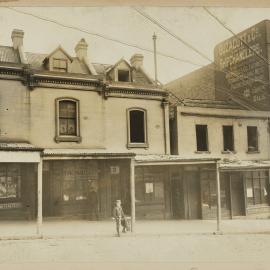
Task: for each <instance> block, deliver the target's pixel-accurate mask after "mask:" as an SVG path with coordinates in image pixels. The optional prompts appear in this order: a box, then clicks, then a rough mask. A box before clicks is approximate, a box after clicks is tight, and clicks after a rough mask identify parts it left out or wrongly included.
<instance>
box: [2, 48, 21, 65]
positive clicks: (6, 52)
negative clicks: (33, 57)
mask: <svg viewBox="0 0 270 270" xmlns="http://www.w3.org/2000/svg"><path fill="white" fill-rule="evenodd" d="M0 62H8V63H16V64H18V63H19V62H20V59H19V55H18V52H17V51H16V50H14V49H13V47H8V46H0Z"/></svg>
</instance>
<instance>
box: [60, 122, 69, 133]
mask: <svg viewBox="0 0 270 270" xmlns="http://www.w3.org/2000/svg"><path fill="white" fill-rule="evenodd" d="M59 134H60V135H67V134H68V124H67V119H59Z"/></svg>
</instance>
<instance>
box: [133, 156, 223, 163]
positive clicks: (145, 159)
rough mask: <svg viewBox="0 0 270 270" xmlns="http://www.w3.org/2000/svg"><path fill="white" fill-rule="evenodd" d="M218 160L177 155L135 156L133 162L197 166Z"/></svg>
mask: <svg viewBox="0 0 270 270" xmlns="http://www.w3.org/2000/svg"><path fill="white" fill-rule="evenodd" d="M218 160H220V158H192V157H183V156H178V155H136V156H135V161H136V163H137V164H141V163H144V164H146V163H147V164H149V163H153V164H159V163H164V164H181V163H182V164H187V163H188V164H199V163H214V162H216V161H218Z"/></svg>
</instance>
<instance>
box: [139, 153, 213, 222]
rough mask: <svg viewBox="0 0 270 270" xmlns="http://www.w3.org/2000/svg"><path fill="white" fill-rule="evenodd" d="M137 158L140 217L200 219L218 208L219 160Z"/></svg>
mask: <svg viewBox="0 0 270 270" xmlns="http://www.w3.org/2000/svg"><path fill="white" fill-rule="evenodd" d="M136 161H137V164H136V166H135V187H136V189H135V196H136V218H137V219H201V218H204V217H205V216H210V215H211V212H212V211H214V208H215V211H216V189H215V190H214V188H215V187H216V160H212V159H211V160H207V161H206V162H204V161H201V162H198V161H196V160H194V161H193V160H191V161H186V160H183V161H182V160H181V159H180V158H179V160H178V159H177V157H176V156H167V157H165V156H162V157H160V156H153V157H149V159H147V157H136ZM212 180H213V181H214V182H213V183H212ZM209 189H211V190H209ZM213 190H214V192H215V193H213ZM214 215H215V213H213V216H214Z"/></svg>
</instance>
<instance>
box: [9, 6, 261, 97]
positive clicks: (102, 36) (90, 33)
mask: <svg viewBox="0 0 270 270" xmlns="http://www.w3.org/2000/svg"><path fill="white" fill-rule="evenodd" d="M4 8H7V9H9V10H12V11H14V12H17V13H20V14H24V15H27V16H31V17H33V18H36V19H39V20H42V21H46V22H49V23H53V24H56V25H59V26H61V27H64V28H68V29H71V30H75V31H79V32H82V33H85V34H88V35H92V36H97V37H99V38H103V39H106V40H109V41H112V42H116V43H119V44H121V45H124V46H128V47H133V48H137V49H140V50H143V51H146V52H150V53H153V50H151V49H149V48H145V47H142V46H140V45H137V44H131V43H128V42H125V41H122V40H119V39H116V38H112V37H109V36H106V35H103V34H99V33H94V32H90V31H88V30H85V29H81V28H79V27H76V26H71V25H66V24H64V23H61V22H58V21H56V20H52V19H49V18H45V17H41V16H39V15H35V14H33V13H30V12H25V11H21V10H17V9H15V8H12V7H4ZM134 9H135V10H136V11H137V12H139V13H140V14H141V15H143V16H144V14H145V15H146V16H147V17H148V19H149V20H150V19H151V21H152V20H153V21H155V22H156V23H158V22H157V21H156V20H154V19H152V18H151V17H150V16H149V15H147V14H146V13H144V12H140V11H139V10H138V9H136V8H134ZM144 17H145V16H144ZM158 26H159V27H161V28H162V29H163V30H165V29H166V30H165V31H166V32H167V31H168V33H169V34H170V35H173V36H174V37H175V38H176V39H177V40H179V41H181V42H182V43H184V44H185V45H186V46H188V47H189V48H190V49H192V50H194V51H196V52H197V53H198V54H199V55H200V56H202V57H203V58H205V59H207V60H208V61H210V62H213V61H212V60H211V59H210V58H209V57H208V56H206V55H204V54H203V53H201V52H200V51H199V50H197V49H196V48H195V47H193V46H192V45H190V44H189V43H188V42H186V41H184V40H183V39H181V38H180V37H178V36H176V35H175V34H174V33H172V32H171V31H170V30H169V29H167V28H165V27H164V26H162V25H161V24H160V23H158ZM157 54H158V55H161V56H163V57H167V58H170V59H173V60H176V61H180V62H184V63H188V64H191V65H195V66H198V67H206V68H208V69H213V70H217V71H220V72H222V73H225V74H228V72H226V71H221V70H218V69H216V68H211V67H209V66H205V65H201V64H198V63H194V62H192V61H189V60H185V59H181V58H177V57H175V56H171V55H168V54H165V53H162V52H159V51H157ZM213 64H214V65H215V63H213ZM229 73H230V74H232V75H234V76H235V77H239V78H240V76H239V75H237V74H235V73H233V72H229ZM243 77H245V76H243ZM246 78H248V79H250V80H252V78H249V77H246ZM240 79H242V78H240ZM254 81H256V82H258V80H254ZM262 82H263V81H262ZM263 83H266V82H263ZM175 97H176V96H175ZM177 98H178V97H177ZM179 100H180V99H179ZM180 102H182V101H181V100H180Z"/></svg>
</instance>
